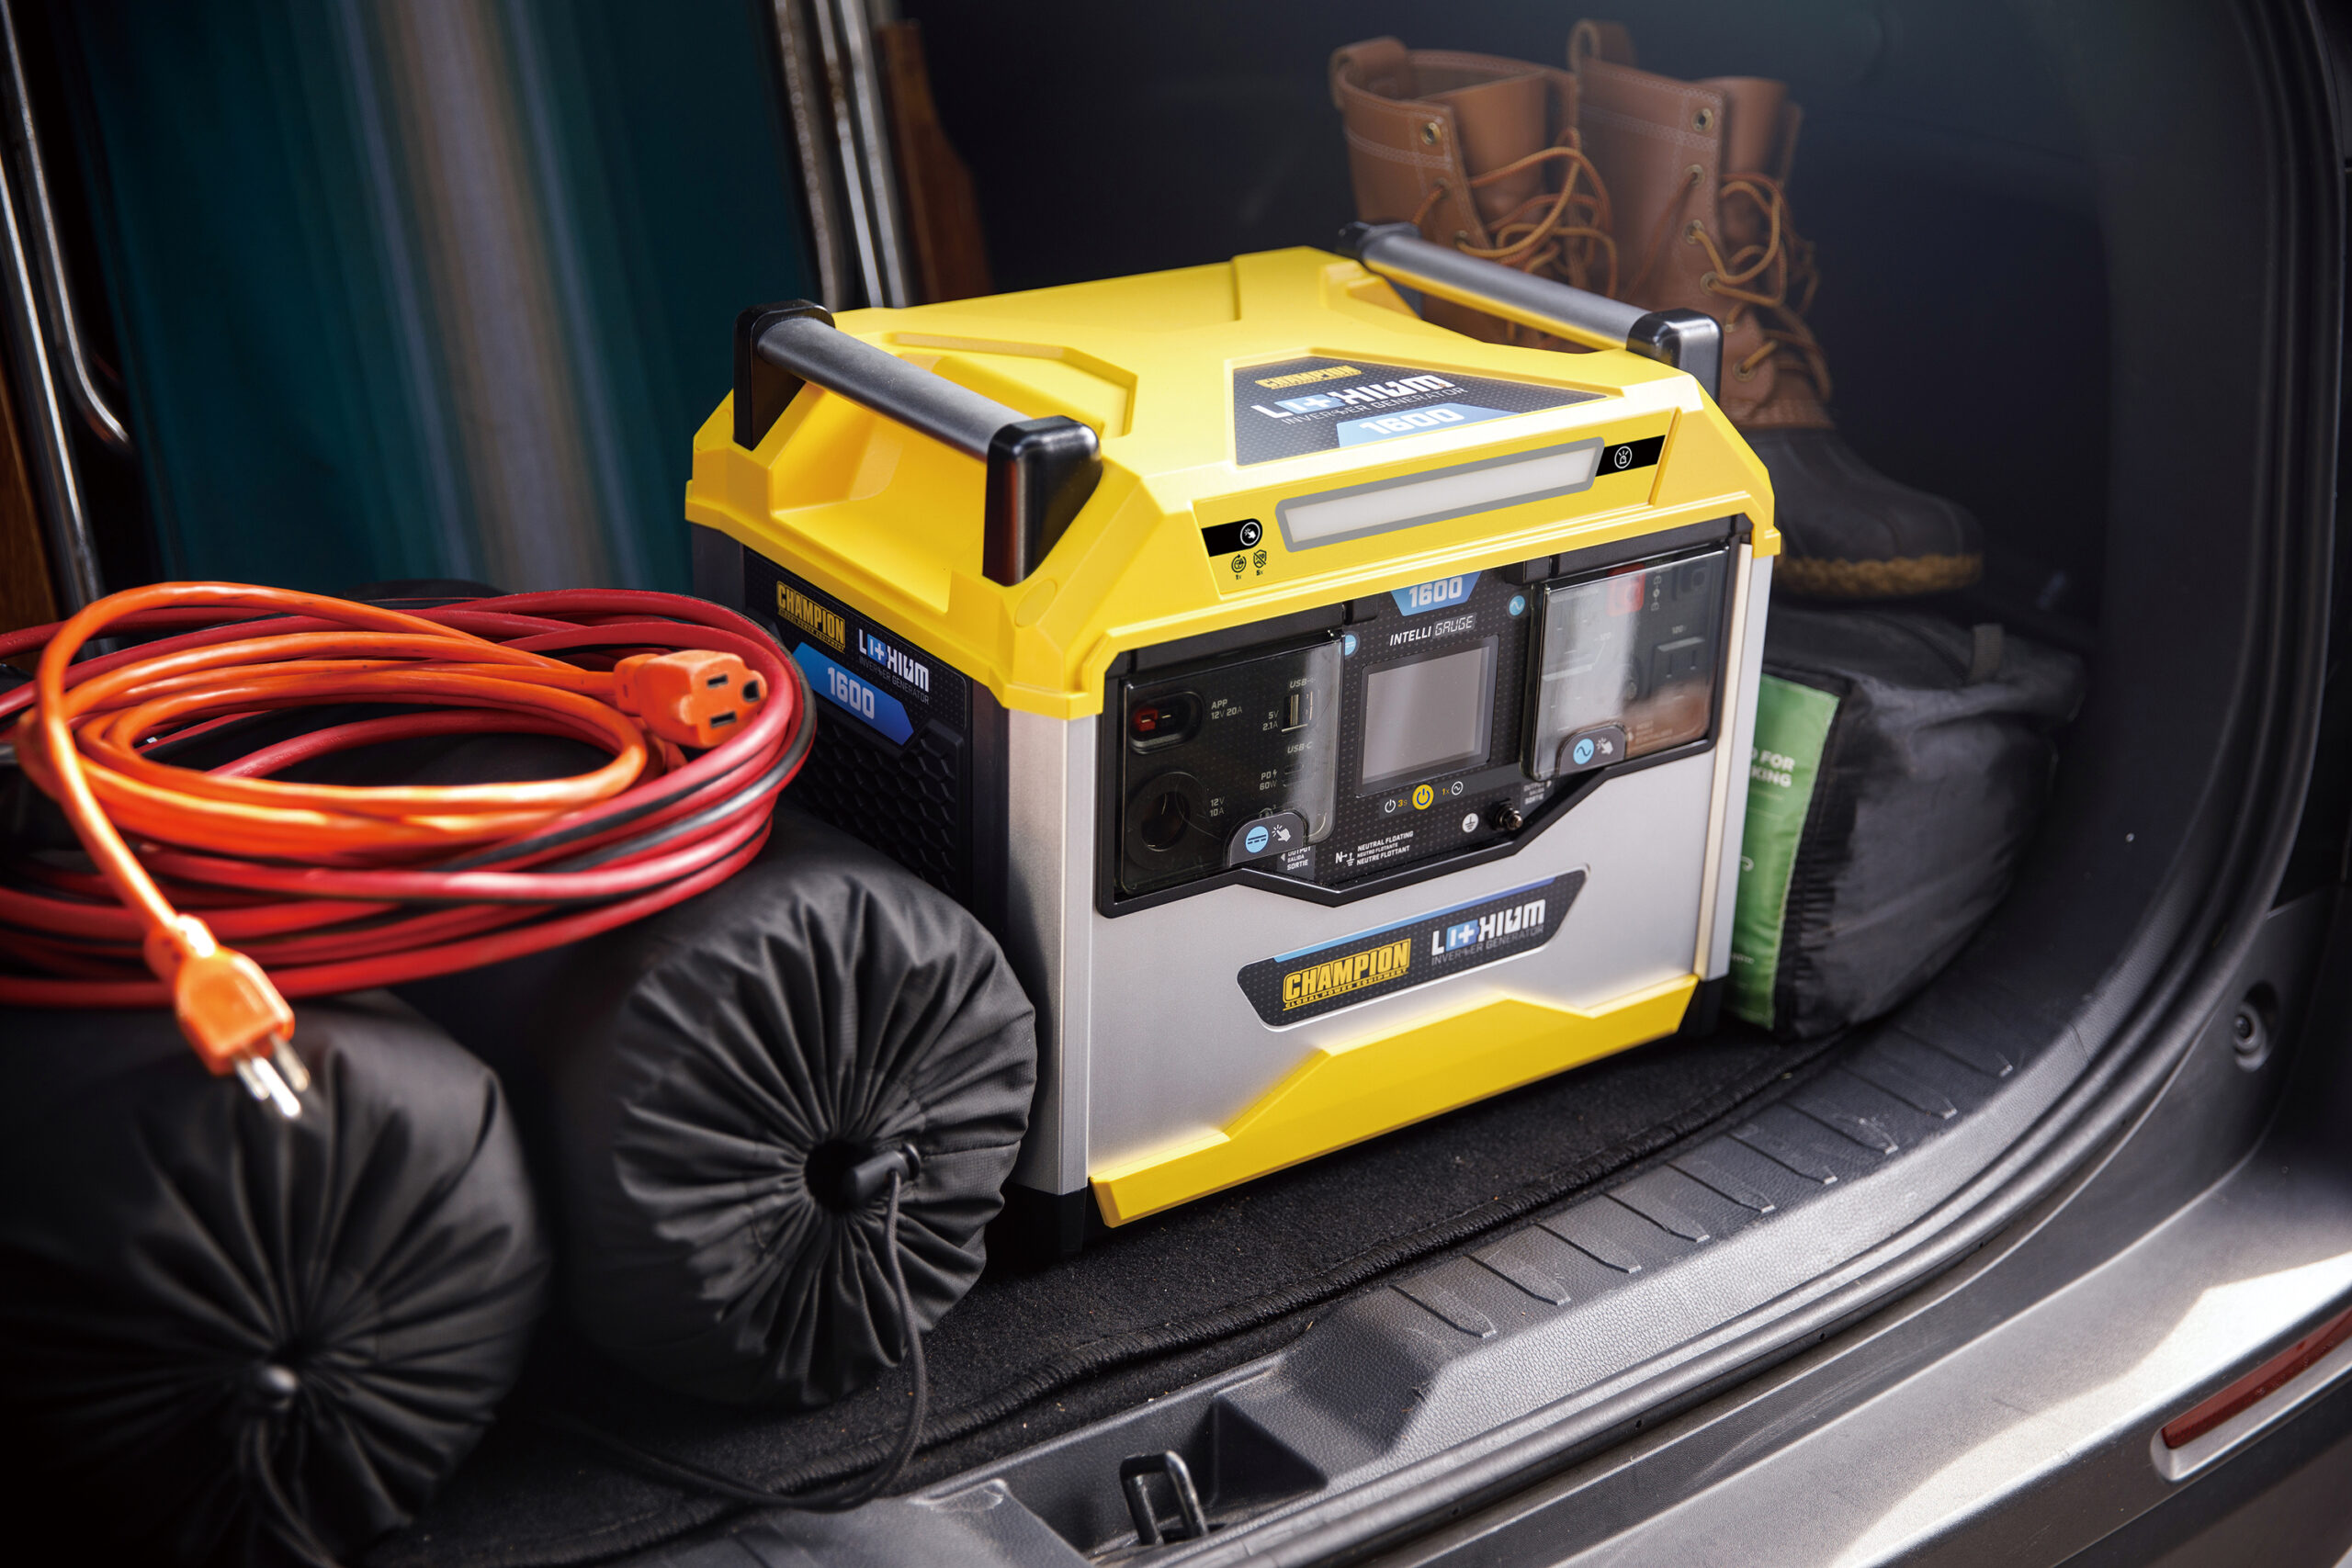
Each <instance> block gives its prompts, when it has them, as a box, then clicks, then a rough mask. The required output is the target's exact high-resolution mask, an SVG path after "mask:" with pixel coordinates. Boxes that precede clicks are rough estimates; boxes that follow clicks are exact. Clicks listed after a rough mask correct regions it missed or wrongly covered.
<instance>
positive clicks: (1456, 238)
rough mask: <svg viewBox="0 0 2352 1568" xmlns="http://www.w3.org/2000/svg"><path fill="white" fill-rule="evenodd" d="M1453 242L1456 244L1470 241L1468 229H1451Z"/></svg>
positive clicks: (1464, 243)
mask: <svg viewBox="0 0 2352 1568" xmlns="http://www.w3.org/2000/svg"><path fill="white" fill-rule="evenodd" d="M1453 243H1455V244H1457V245H1466V244H1468V243H1470V231H1469V230H1467V229H1456V230H1455V231H1453Z"/></svg>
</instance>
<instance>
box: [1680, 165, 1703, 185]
mask: <svg viewBox="0 0 2352 1568" xmlns="http://www.w3.org/2000/svg"><path fill="white" fill-rule="evenodd" d="M1682 177H1683V178H1684V179H1687V180H1689V181H1690V182H1691V184H1692V185H1694V186H1696V185H1704V184H1705V183H1706V181H1707V171H1706V170H1705V169H1704V168H1702V167H1701V166H1700V165H1699V164H1691V166H1690V167H1689V168H1687V169H1685V170H1683V171H1682Z"/></svg>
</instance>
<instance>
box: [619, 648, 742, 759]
mask: <svg viewBox="0 0 2352 1568" xmlns="http://www.w3.org/2000/svg"><path fill="white" fill-rule="evenodd" d="M613 694H614V701H615V702H616V703H617V704H619V705H620V708H621V711H622V712H624V713H633V714H635V715H637V716H638V717H639V718H641V719H643V720H644V721H645V727H646V728H648V729H650V730H651V731H653V733H654V734H656V735H658V736H660V737H661V738H662V739H664V740H671V741H674V742H676V743H677V744H678V745H681V746H695V747H700V748H702V749H703V750H708V749H710V748H711V747H713V746H716V745H718V743H719V742H720V741H722V740H724V739H727V738H728V737H729V735H732V734H734V733H736V732H737V731H738V730H741V728H743V721H744V720H745V719H746V718H748V717H749V716H751V712H752V709H753V708H755V707H757V706H759V705H760V704H761V703H763V702H764V701H765V700H766V698H767V693H766V692H764V691H763V690H762V689H761V682H760V678H759V677H758V676H757V675H754V674H752V669H751V666H750V665H748V664H745V663H744V662H743V660H742V659H741V657H739V656H738V655H736V654H732V653H721V652H718V651H717V650H716V649H707V648H685V649H679V650H678V651H677V652H675V653H634V654H631V655H630V656H629V657H628V658H627V659H624V660H621V661H620V662H619V663H617V664H616V665H614V666H613Z"/></svg>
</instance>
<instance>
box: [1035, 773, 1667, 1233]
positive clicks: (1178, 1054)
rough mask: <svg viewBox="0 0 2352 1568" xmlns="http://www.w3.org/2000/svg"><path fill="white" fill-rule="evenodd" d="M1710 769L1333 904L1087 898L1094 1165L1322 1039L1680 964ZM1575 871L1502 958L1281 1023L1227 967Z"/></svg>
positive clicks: (1210, 1107) (1202, 1128)
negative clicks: (1448, 870)
mask: <svg viewBox="0 0 2352 1568" xmlns="http://www.w3.org/2000/svg"><path fill="white" fill-rule="evenodd" d="M1713 781H1714V765H1713V757H1712V756H1711V755H1710V756H1700V757H1686V758H1684V759H1682V760H1681V761H1676V762H1668V763H1666V764H1663V765H1662V766H1659V767H1656V768H1651V769H1647V770H1645V771H1644V772H1640V773H1631V774H1627V775H1625V776H1623V777H1621V778H1614V779H1611V780H1609V781H1608V782H1607V783H1605V784H1602V785H1601V786H1600V788H1599V789H1597V790H1595V791H1594V792H1593V794H1592V795H1590V796H1589V798H1587V799H1586V800H1584V801H1583V802H1582V803H1581V804H1579V805H1578V806H1577V807H1576V809H1575V810H1573V811H1571V812H1569V813H1568V814H1567V815H1566V817H1564V818H1561V819H1560V820H1559V821H1557V822H1555V823H1554V824H1553V825H1552V826H1551V827H1550V828H1548V829H1545V830H1544V832H1543V833H1542V834H1541V835H1540V836H1538V837H1537V838H1536V839H1535V840H1532V842H1530V843H1529V844H1527V845H1526V846H1525V847H1524V848H1522V849H1521V851H1520V852H1519V853H1518V854H1516V855H1513V856H1511V857H1510V858H1509V859H1507V860H1501V861H1496V862H1493V863H1489V864H1487V865H1482V866H1476V867H1473V868H1471V869H1469V870H1466V871H1460V872H1455V873H1453V874H1451V875H1447V876H1440V877H1434V878H1431V879H1430V881H1427V882H1422V883H1417V884H1415V885H1414V886H1410V887H1404V888H1399V889H1398V890H1397V891H1396V892H1393V893H1386V894H1383V895H1381V896H1379V897H1373V898H1366V899H1363V901H1361V902H1359V903H1354V904H1348V905H1343V906H1341V907H1340V908H1323V907H1321V906H1318V905H1315V904H1309V903H1306V902H1305V901H1303V900H1301V899H1296V898H1290V897H1283V895H1281V894H1279V893H1270V892H1266V891H1264V890H1263V889H1261V888H1255V887H1221V888H1218V889H1216V891H1214V892H1210V893H1204V894H1201V895H1199V896H1197V897H1191V898H1182V899H1179V900H1177V901H1176V902H1174V903H1171V904H1163V905H1160V906H1159V908H1151V909H1145V910H1142V911H1139V912H1137V913H1136V914H1131V915H1123V916H1121V917H1120V918H1119V919H1115V920H1114V919H1104V918H1103V916H1101V915H1100V914H1096V913H1094V912H1093V911H1092V910H1091V909H1090V910H1089V911H1088V918H1089V919H1091V922H1092V925H1093V928H1094V930H1093V941H1092V953H1093V959H1094V964H1095V975H1096V976H1097V978H1096V984H1095V988H1094V995H1093V998H1092V1000H1093V1005H1092V1008H1091V1011H1090V1012H1089V1013H1088V1015H1087V1039H1086V1056H1087V1064H1088V1066H1087V1070H1088V1075H1089V1078H1088V1084H1089V1089H1090V1092H1091V1100H1092V1110H1091V1114H1090V1115H1089V1117H1088V1152H1089V1156H1090V1158H1091V1163H1092V1165H1093V1166H1095V1167H1096V1168H1100V1167H1102V1166H1104V1165H1107V1164H1110V1163H1112V1162H1114V1161H1117V1160H1121V1159H1125V1158H1130V1157H1133V1156H1136V1155H1139V1154H1142V1153H1144V1152H1146V1151H1148V1150H1149V1149H1151V1148H1154V1147H1156V1146H1158V1145H1163V1144H1166V1143H1168V1142H1170V1140H1173V1139H1180V1138H1183V1137H1185V1136H1188V1135H1190V1134H1196V1133H1202V1132H1206V1131H1209V1130H1212V1129H1215V1128H1219V1127H1222V1126H1224V1125H1225V1124H1226V1123H1227V1122H1230V1121H1232V1120H1233V1119H1234V1118H1235V1117H1236V1116H1237V1115H1238V1114H1239V1113H1240V1111H1243V1110H1244V1109H1246V1108H1247V1107H1248V1106H1249V1105H1250V1102H1251V1101H1253V1100H1257V1099H1258V1098H1259V1097H1260V1096H1261V1095H1262V1094H1264V1093H1265V1092H1266V1091H1267V1090H1268V1089H1272V1087H1273V1086H1274V1085H1275V1084H1277V1083H1279V1082H1280V1081H1281V1080H1282V1078H1283V1077H1284V1076H1285V1075H1286V1074H1288V1073H1289V1072H1290V1071H1291V1070H1292V1069H1293V1068H1295V1067H1296V1066H1298V1065H1299V1064H1300V1063H1301V1062H1303V1061H1305V1060H1306V1058H1307V1057H1308V1056H1310V1055H1313V1054H1314V1053H1315V1052H1316V1050H1317V1048H1318V1047H1320V1046H1322V1045H1325V1044H1327V1043H1340V1042H1354V1041H1360V1040H1365V1039H1373V1038H1377V1037H1379V1036H1382V1035H1386V1034H1394V1033H1397V1032H1399V1031H1402V1030H1406V1029H1409V1028H1412V1027H1414V1026H1416V1025H1418V1024H1422V1023H1427V1022H1430V1021H1435V1020H1437V1019H1441V1018H1446V1017H1451V1016H1452V1015H1453V1014H1455V1013H1459V1012H1463V1011H1466V1010H1469V1009H1471V1008H1475V1007H1480V1006H1483V1005H1485V1004H1486V1003H1487V1002H1490V1001H1495V1000H1498V999H1501V998H1523V999H1526V1000H1531V1001H1539V1002H1547V1003H1551V1004H1553V1005H1555V1006H1566V1007H1580V1008H1591V1007H1597V1006H1599V1005H1600V1004H1603V1003H1606V1002H1608V1001H1611V1000H1612V999H1614V998H1618V997H1621V996H1623V995H1624V994H1625V993H1627V992H1629V991H1633V990H1637V989H1639V988H1641V987H1645V986H1650V985H1655V984H1657V983H1658V982H1660V981H1664V980H1669V979H1672V978H1673V977H1674V976H1678V975H1688V974H1690V973H1691V954H1692V953H1693V951H1694V945H1695V942H1696V941H1697V933H1698V926H1699V908H1700V903H1701V899H1702V894H1704V893H1705V892H1706V891H1707V890H1708V887H1709V883H1710V879H1709V878H1708V877H1707V875H1706V867H1705V864H1704V855H1705V851H1706V841H1705V833H1704V831H1703V829H1704V827H1705V824H1706V821H1707V816H1708V807H1709V802H1710V798H1711V795H1712V794H1713ZM1578 867H1582V868H1584V869H1585V871H1586V873H1587V878H1586V882H1585V885H1584V888H1583V890H1582V891H1581V892H1580V893H1578V894H1577V900H1576V902H1575V904H1574V905H1573V906H1571V907H1570V908H1569V910H1568V912H1567V915H1566V919H1563V920H1562V921H1561V923H1560V926H1559V929H1558V932H1557V934H1556V935H1555V936H1554V937H1553V938H1552V940H1551V941H1550V942H1547V943H1545V944H1544V946H1543V947H1541V948H1538V949H1535V950H1534V951H1532V952H1530V953H1523V954H1521V955H1520V956H1518V957H1515V958H1509V959H1505V960H1503V961H1502V962H1500V963H1498V964H1487V965H1486V966H1484V967H1482V968H1478V969H1475V970H1471V971H1470V972H1468V973H1466V974H1464V975H1460V976H1454V977H1453V978H1450V979H1445V980H1440V981H1436V982H1433V983H1431V984H1430V985H1427V986H1423V987H1418V988H1416V989H1413V990H1409V991H1406V992H1403V993H1400V994H1398V995H1396V996H1391V997H1386V998H1379V999H1376V1000H1374V1001H1370V1002H1366V1003H1364V1004H1363V1006H1361V1007H1355V1008H1351V1009H1348V1010H1345V1011H1342V1012H1336V1013H1330V1014H1327V1015H1326V1016H1324V1017H1322V1018H1317V1019H1314V1020H1311V1021H1308V1022H1306V1023H1301V1024H1295V1025H1292V1026H1290V1027H1288V1028H1284V1029H1272V1028H1269V1027H1267V1025H1266V1024H1265V1023H1263V1022H1262V1021H1260V1019H1259V1017H1258V1014H1257V1012H1256V1010H1254V1009H1252V1008H1251V1007H1250V1002H1249V1000H1248V998H1246V997H1244V996H1243V994H1242V991H1241V987H1240V985H1239V983H1238V979H1237V976H1238V974H1239V972H1240V970H1241V969H1242V967H1243V966H1244V965H1245V964H1252V963H1255V962H1257V961H1258V960H1259V959H1261V958H1272V957H1274V956H1275V955H1277V954H1279V953H1290V952H1295V951H1296V950H1297V949H1299V948H1305V947H1314V946H1317V945H1319V944H1321V943H1323V942H1337V941H1340V940H1341V939H1343V938H1346V937H1349V936H1351V935H1353V934H1355V933H1356V932H1359V931H1373V930H1375V929H1378V928H1380V927H1384V926H1389V925H1394V924H1397V923H1399V922H1402V921H1406V920H1409V919H1414V918H1416V917H1418V916H1420V915H1424V914H1427V913H1429V912H1430V911H1431V910H1435V909H1442V908H1447V907H1448V906H1450V905H1454V904H1461V903H1464V902H1467V901H1469V900H1472V899H1476V898H1482V897H1487V896H1488V895H1490V894H1495V893H1500V892H1503V891H1506V890H1508V889H1510V888H1512V887H1518V886H1523V885H1526V884H1528V883H1532V882H1540V881H1542V880H1544V878H1546V877H1550V876H1555V875H1557V874H1560V873H1563V872H1566V871H1571V870H1574V869H1577V868H1578ZM1073 1016H1075V1015H1073ZM1066 1190H1067V1189H1066Z"/></svg>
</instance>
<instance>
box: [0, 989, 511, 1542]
mask: <svg viewBox="0 0 2352 1568" xmlns="http://www.w3.org/2000/svg"><path fill="white" fill-rule="evenodd" d="M295 1018H296V1025H295V1048H296V1050H298V1051H299V1052H300V1054H301V1055H302V1058H303V1061H304V1062H305V1063H306V1064H307V1065H308V1066H309V1067H310V1070H311V1089H309V1090H308V1091H307V1092H306V1093H305V1094H304V1095H303V1097H302V1098H303V1106H302V1114H301V1116H300V1118H298V1119H296V1120H294V1121H291V1122H289V1121H288V1120H286V1119H285V1118H283V1117H281V1116H280V1115H278V1114H277V1111H274V1110H272V1109H271V1108H269V1107H267V1106H266V1105H262V1104H259V1103H257V1102H255V1101H254V1100H253V1099H252V1097H251V1096H249V1095H248V1094H247V1093H246V1092H245V1091H244V1089H243V1088H242V1087H241V1086H240V1085H239V1084H238V1083H237V1081H236V1080H235V1079H234V1078H221V1077H214V1076H213V1075H212V1074H210V1073H209V1072H207V1071H206V1070H205V1068H204V1066H202V1065H201V1064H200V1063H199V1062H198V1060H197V1058H196V1055H195V1054H194V1053H193V1052H191V1051H190V1050H189V1049H188V1046H187V1042H186V1041H185V1040H183V1039H182V1038H181V1035H180V1032H179V1028H178V1025H177V1024H176V1022H175V1021H174V1020H173V1018H172V1016H171V1015H170V1014H169V1013H167V1012H162V1011H141V1012H50V1011H32V1010H6V1011H0V1039H5V1041H6V1047H5V1055H6V1060H7V1064H8V1071H9V1077H8V1092H7V1093H6V1095H0V1433H5V1436H0V1466H5V1472H6V1481H5V1482H0V1492H5V1493H6V1495H8V1496H9V1500H10V1501H11V1503H12V1504H13V1505H14V1506H12V1507H11V1508H10V1509H9V1517H11V1518H12V1519H14V1520H15V1521H17V1522H16V1524H15V1525H13V1526H12V1527H11V1535H12V1538H13V1539H15V1540H17V1541H18V1543H19V1544H21V1543H22V1542H23V1541H24V1540H26V1539H27V1538H28V1532H41V1533H46V1534H48V1535H49V1536H50V1538H51V1540H55V1541H56V1543H57V1545H58V1547H59V1549H60V1550H59V1551H58V1552H57V1554H56V1556H55V1560H56V1561H59V1562H68V1561H70V1562H116V1561H119V1562H141V1563H187V1564H196V1563H203V1564H225V1563H249V1562H250V1563H265V1564H275V1563H291V1562H305V1563H308V1562H320V1561H322V1560H326V1559H330V1558H338V1557H341V1556H343V1555H345V1554H346V1553H348V1552H350V1551H355V1550H356V1549H357V1548H359V1547H361V1546H364V1545H365V1544H366V1543H367V1542H368V1541H369V1540H372V1539H373V1538H375V1537H376V1536H379V1535H380V1534H382V1533H383V1532H385V1531H387V1530H390V1529H394V1528H395V1527H397V1526H400V1525H401V1524H404V1523H406V1522H407V1521H408V1520H409V1518H410V1517H412V1516H413V1515H414V1514H415V1513H416V1512H417V1510H418V1509H419V1508H420V1507H422V1506H423V1505H424V1502H425V1500H426V1499H427V1498H428V1497H430V1496H431V1495H432V1494H433V1492H434V1490H435V1487H436V1486H438V1484H439V1483H441V1481H442V1480H443V1479H444V1478H445V1477H446V1476H447V1474H448V1473H449V1472H450V1471H451V1470H452V1469H454V1468H455V1467H456V1465H457V1463H458V1461H459V1460H460V1459H461V1458H463V1457H464V1455H465V1454H466V1453H467V1452H468V1450H470V1449H472V1447H473V1446H474V1444H475V1442H476V1441H477V1440H478V1439H479V1438H481V1435H482V1433H483V1432H484V1430H486V1429H487V1427H489V1424H490V1421H491V1416H492V1411H493V1410H494V1409H495V1407H496V1405H497V1404H498V1402H499V1400H500V1399H501V1397H503V1395H504V1393H506V1391H507V1389H508V1387H509V1386H510V1385H511V1384H512V1383H513V1382H514V1381H515V1376H516V1375H517V1373H518V1372H519V1371H520V1370H521V1367H522V1362H523V1357H524V1353H525V1351H526V1348H527V1346H528V1343H529V1339H530V1335H531V1330H532V1326H533V1324H534V1323H535V1322H536V1320H537V1317H538V1315H539V1313H540V1310H541V1307H542V1304H543V1303H544V1300H545V1297H546V1293H547V1285H548V1271H549V1261H548V1250H547V1248H546V1247H545V1245H544V1243H543V1240H542V1236H541V1232H540V1228H539V1224H538V1222H537V1210H536V1208H535V1205H534V1201H533V1199H532V1194H531V1190H530V1186H529V1183H528V1181H527V1180H526V1178H525V1175H524V1170H523V1165H522V1151H521V1148H520V1146H519V1145H518V1144H517V1142H516V1140H515V1133H514V1130H513V1126H512V1123H511V1122H510V1120H509V1118H508V1115H507V1112H506V1108H505V1104H504V1101H503V1097H502V1095H501V1093H500V1089H499V1084H498V1080H497V1078H496V1077H493V1076H492V1074H491V1072H490V1071H489V1069H487V1068H486V1067H484V1066H482V1065H481V1063H480V1062H478V1061H476V1060H475V1059H474V1058H472V1057H471V1056H469V1055H467V1054H466V1053H465V1052H463V1051H461V1050H459V1049H458V1047H457V1045H456V1044H455V1043H452V1042H451V1041H450V1040H449V1039H448V1037H447V1035H445V1034H444V1033H443V1032H441V1031H440V1030H438V1029H435V1028H434V1027H433V1026H432V1025H431V1024H429V1023H427V1022H426V1021H424V1020H423V1019H421V1018H419V1017H417V1016H416V1015H415V1014H414V1013H413V1012H412V1011H411V1010H409V1009H407V1008H406V1007H403V1006H402V1005H401V1004H400V1003H399V1002H397V1001H395V1000H393V999H392V998H390V997H389V996H385V995H383V994H382V993H380V992H379V993H372V994H365V995H361V996H357V997H353V998H339V999H336V1000H333V1001H323V1002H308V1003H303V1004H301V1005H300V1006H298V1007H297V1008H296V1010H295Z"/></svg>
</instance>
